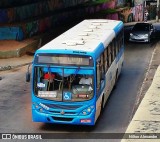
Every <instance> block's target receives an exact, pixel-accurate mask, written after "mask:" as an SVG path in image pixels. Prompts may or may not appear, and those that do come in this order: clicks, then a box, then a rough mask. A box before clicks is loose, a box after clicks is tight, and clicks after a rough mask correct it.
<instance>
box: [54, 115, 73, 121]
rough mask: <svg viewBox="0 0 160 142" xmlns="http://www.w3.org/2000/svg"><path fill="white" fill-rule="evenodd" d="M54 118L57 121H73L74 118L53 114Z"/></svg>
mask: <svg viewBox="0 0 160 142" xmlns="http://www.w3.org/2000/svg"><path fill="white" fill-rule="evenodd" d="M52 118H53V119H54V120H56V121H72V120H73V118H63V117H54V116H52Z"/></svg>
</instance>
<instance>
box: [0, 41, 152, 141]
mask: <svg viewBox="0 0 160 142" xmlns="http://www.w3.org/2000/svg"><path fill="white" fill-rule="evenodd" d="M154 46H155V43H151V44H144V43H143V44H137V43H126V48H125V62H124V66H123V69H122V73H121V75H120V78H119V80H118V83H117V86H116V88H115V89H114V90H113V91H112V94H111V96H110V98H109V100H108V102H107V104H106V106H105V109H104V112H103V114H102V116H101V117H100V118H99V120H98V122H97V123H96V125H95V127H86V126H69V125H53V124H44V123H33V122H32V119H31V97H30V83H26V82H25V72H26V69H27V67H22V68H17V69H14V70H12V71H4V72H0V76H1V77H2V80H0V133H64V134H61V137H60V138H66V139H63V140H59V139H58V140H52V141H67V142H71V141H75V139H69V138H68V137H67V134H73V133H75V132H78V133H79V135H80V136H79V137H80V138H82V139H83V138H84V136H85V135H86V136H88V135H89V136H91V138H92V136H93V135H96V134H97V133H105V134H107V133H124V132H125V130H126V129H127V126H128V124H129V122H130V120H131V118H132V116H133V112H134V108H135V106H134V105H135V102H136V99H137V95H138V92H139V90H140V87H141V85H142V82H143V79H144V77H145V73H146V71H147V68H148V65H149V62H150V59H151V56H152V52H153V50H154ZM94 133H95V134H94ZM84 134H85V135H84ZM73 135H74V134H73ZM79 137H78V138H79ZM115 137H116V135H115ZM78 138H77V139H78ZM97 138H98V139H101V141H105V142H106V141H107V140H106V139H102V138H101V136H100V135H97ZM82 139H78V140H76V141H84V140H82ZM85 141H97V139H95V138H94V139H92V140H91V139H87V140H85ZM109 141H115V142H118V141H120V140H118V139H115V140H109Z"/></svg>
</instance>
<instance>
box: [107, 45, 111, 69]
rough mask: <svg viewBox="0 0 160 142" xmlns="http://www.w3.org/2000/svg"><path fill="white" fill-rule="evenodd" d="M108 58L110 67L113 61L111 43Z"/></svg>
mask: <svg viewBox="0 0 160 142" xmlns="http://www.w3.org/2000/svg"><path fill="white" fill-rule="evenodd" d="M107 49H108V52H107V53H108V54H107V56H108V58H107V62H108V67H110V65H111V63H112V54H111V45H108V48H107Z"/></svg>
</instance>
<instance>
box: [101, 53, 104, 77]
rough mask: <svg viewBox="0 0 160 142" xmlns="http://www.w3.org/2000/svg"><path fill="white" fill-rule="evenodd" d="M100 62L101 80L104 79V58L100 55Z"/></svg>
mask: <svg viewBox="0 0 160 142" xmlns="http://www.w3.org/2000/svg"><path fill="white" fill-rule="evenodd" d="M100 58H101V60H100V72H101V79H104V56H103V54H101V57H100Z"/></svg>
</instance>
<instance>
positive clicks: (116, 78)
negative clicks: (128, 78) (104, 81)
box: [114, 69, 118, 89]
mask: <svg viewBox="0 0 160 142" xmlns="http://www.w3.org/2000/svg"><path fill="white" fill-rule="evenodd" d="M117 80H118V69H117V71H116V76H115V83H114V89H115V88H116V85H117Z"/></svg>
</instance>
